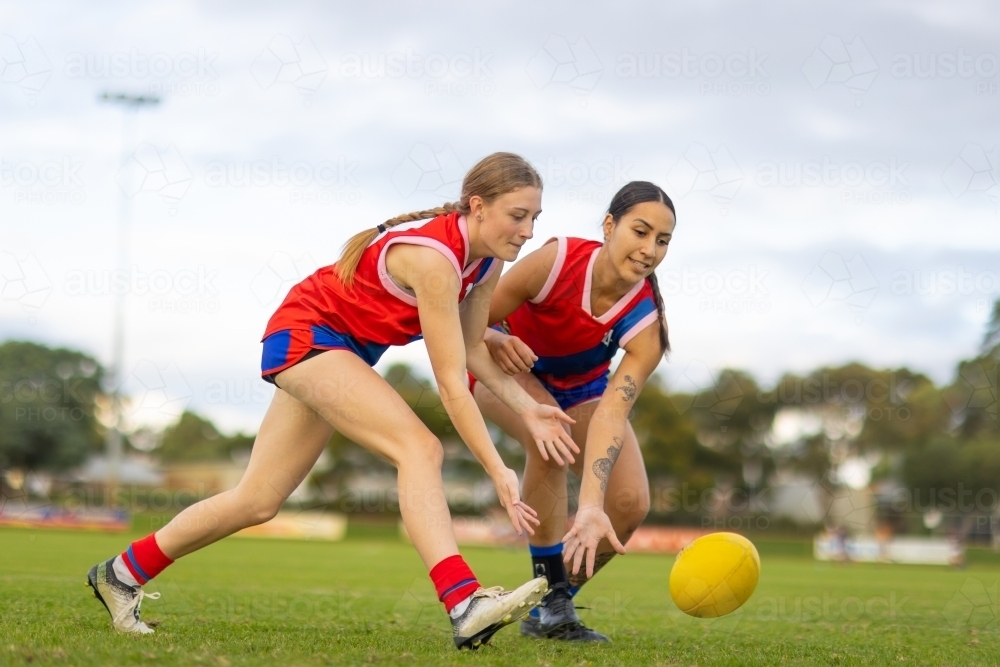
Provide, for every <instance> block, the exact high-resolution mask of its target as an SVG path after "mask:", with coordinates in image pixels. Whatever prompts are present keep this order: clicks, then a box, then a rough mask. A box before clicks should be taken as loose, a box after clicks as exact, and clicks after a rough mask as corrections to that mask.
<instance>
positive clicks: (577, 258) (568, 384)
mask: <svg viewBox="0 0 1000 667" xmlns="http://www.w3.org/2000/svg"><path fill="white" fill-rule="evenodd" d="M549 242H550V243H551V242H552V241H551V240H550V241H549ZM555 242H556V243H557V244H558V245H557V249H556V261H555V263H554V264H553V265H552V271H551V272H550V273H549V276H548V279H547V280H546V281H545V284H544V285H543V286H542V290H541V291H540V292H539V293H538V296H536V297H535V298H534V299H531V300H529V301H526V302H525V303H523V304H521V305H520V306H519V307H518V308H517V310H515V311H514V312H513V313H511V314H510V316H509V317H508V318H507V320H506V321H507V326H508V328H509V330H510V333H511V334H512V335H514V336H517V337H518V338H520V339H521V340H522V341H524V342H525V344H527V345H528V347H530V348H531V349H532V351H533V352H534V353H535V354H536V355H538V361H536V362H535V365H534V367H533V368H532V372H533V373H534V374H535V375H537V376H538V377H539V379H541V380H542V381H543V382H545V383H546V384H548V385H550V386H552V387H555V388H557V389H571V388H573V387H579V386H580V385H583V384H586V383H587V382H591V381H592V380H594V379H596V378H599V377H600V376H602V375H603V374H604V373H606V372H607V370H608V367H609V366H610V365H611V359H612V357H614V356H615V352H617V351H618V348H619V347H624V346H625V344H626V343H628V342H629V341H630V340H632V338H633V337H635V335H636V334H637V333H639V332H640V331H642V330H643V329H645V328H646V327H647V326H650V325H651V324H654V323H656V322H657V321H658V319H659V318H658V314H657V310H656V301H655V299H654V296H653V286H652V285H651V284H650V282H649V280H648V279H646V280H643V281H642V282H640V283H637V284H636V285H635V287H633V288H632V289H631V290H630V291H629V292H628V294H626V295H625V296H623V297H622V298H621V299H619V300H618V303H616V304H615V305H613V306H612V307H611V309H610V310H608V312H606V313H604V314H603V315H601V316H600V317H594V315H593V314H592V313H591V311H590V291H591V282H592V280H593V274H594V262H595V261H596V260H597V253H598V252H600V250H601V246H602V244H601V243H600V242H598V241H591V240H588V239H579V238H572V237H569V238H567V237H559V238H557V239H555Z"/></svg>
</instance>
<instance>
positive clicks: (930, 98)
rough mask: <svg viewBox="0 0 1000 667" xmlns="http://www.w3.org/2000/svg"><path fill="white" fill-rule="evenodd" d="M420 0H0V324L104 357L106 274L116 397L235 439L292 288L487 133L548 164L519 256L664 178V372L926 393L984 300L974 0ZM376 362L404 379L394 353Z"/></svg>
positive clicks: (980, 92)
mask: <svg viewBox="0 0 1000 667" xmlns="http://www.w3.org/2000/svg"><path fill="white" fill-rule="evenodd" d="M423 4H424V7H423V8H422V9H419V10H418V9H416V8H414V7H412V6H410V5H408V4H405V3H388V2H370V3H361V4H360V5H359V4H358V3H319V2H316V3H305V2H287V3H282V5H281V6H280V7H278V6H265V5H264V3H214V4H213V5H212V6H211V7H208V6H202V5H199V4H196V3H184V2H172V3H169V4H163V3H153V2H133V3H113V4H108V3H106V4H104V5H103V6H102V7H101V8H98V9H94V8H87V9H83V8H81V7H79V6H78V5H77V4H75V3H69V2H67V3H63V4H62V5H61V6H59V5H58V4H53V3H49V4H47V5H46V6H45V7H44V8H43V7H41V6H39V5H38V4H37V3H28V2H23V1H22V2H7V3H4V4H2V5H0V33H3V36H2V38H0V58H2V62H0V65H2V67H3V76H2V82H0V113H2V115H0V118H2V122H0V160H2V165H0V287H2V291H0V340H5V339H29V340H37V341H42V342H45V343H47V344H53V345H65V346H70V347H74V348H79V349H83V350H85V351H87V352H89V353H91V354H93V355H95V356H96V357H97V358H99V359H100V360H101V361H102V362H104V363H109V362H110V360H111V355H112V331H113V316H114V304H115V298H116V297H115V293H116V290H121V289H124V290H125V291H126V303H127V316H126V317H127V326H126V354H125V359H126V360H125V364H124V373H125V375H126V376H127V381H126V387H127V388H128V390H129V392H130V393H131V394H132V395H133V396H134V398H135V406H136V408H135V409H136V412H135V413H134V415H133V417H134V419H136V420H139V421H143V420H148V421H154V422H160V423H163V422H164V421H167V420H169V419H170V418H171V417H173V416H176V415H177V414H178V413H179V411H180V410H182V409H183V408H184V407H188V408H194V409H197V410H199V411H202V412H204V413H206V414H208V415H209V416H210V417H211V418H212V419H214V420H216V421H217V423H219V424H220V425H221V426H222V427H223V428H225V429H227V430H232V429H237V428H242V429H247V430H255V429H256V427H257V425H258V423H259V420H260V417H261V416H262V415H263V412H264V410H265V409H266V406H267V403H268V401H269V399H270V395H271V389H270V386H269V385H266V384H265V383H263V382H262V381H261V380H259V361H260V343H259V341H260V338H261V334H262V333H263V330H264V326H265V324H266V321H267V319H268V317H269V316H270V315H271V313H272V312H273V310H274V309H275V307H276V306H277V305H278V303H280V301H281V299H282V297H283V296H284V294H285V293H286V292H287V290H288V288H289V287H290V286H291V285H293V284H294V283H295V282H297V281H298V280H300V279H301V278H303V277H304V276H306V275H308V273H309V272H311V271H313V270H314V269H315V268H317V267H319V266H323V265H326V264H330V263H332V262H333V261H335V259H336V257H337V254H338V252H339V248H340V246H341V244H342V243H343V241H344V240H345V239H346V238H347V237H348V236H349V235H350V234H352V233H354V232H356V231H358V230H360V229H362V228H365V227H370V226H373V225H374V224H376V223H378V222H380V221H382V220H384V219H386V218H388V217H391V216H393V215H396V214H398V213H402V212H405V211H410V210H416V209H419V208H423V207H426V206H430V205H436V204H438V203H440V202H442V201H446V200H451V199H453V198H454V197H455V196H456V195H457V193H458V190H459V182H460V180H461V177H462V174H463V173H464V170H465V169H467V168H469V167H470V166H471V165H472V164H474V163H475V162H476V161H477V160H478V159H479V158H481V157H483V156H484V155H486V154H488V153H490V152H492V151H495V150H508V151H515V152H518V153H521V154H523V155H524V156H526V157H528V158H529V159H530V160H531V161H532V162H533V163H534V164H535V165H536V166H537V167H538V169H539V171H540V172H541V174H542V176H543V179H544V180H545V194H544V200H543V207H544V212H543V214H542V216H541V218H540V219H539V223H538V225H537V227H536V230H535V238H534V239H533V240H532V241H531V243H530V246H529V248H534V247H537V246H538V245H539V244H541V243H542V242H543V241H544V240H545V239H546V238H548V237H550V236H553V235H577V236H589V237H596V234H597V224H598V221H599V220H600V218H601V216H602V213H603V210H604V208H605V207H606V206H607V203H608V201H609V200H610V198H611V196H612V194H613V193H614V191H615V190H616V189H617V188H618V187H620V186H621V185H623V184H624V183H625V182H627V181H629V180H633V179H644V180H652V181H655V182H657V183H659V184H661V185H662V186H663V187H664V188H665V189H666V190H667V192H668V193H670V194H671V196H672V197H673V198H674V201H675V203H676V205H677V211H678V228H677V232H676V235H675V240H674V242H673V243H672V244H671V248H670V252H669V254H668V256H667V259H666V260H665V262H664V263H663V265H662V266H661V267H660V269H659V271H658V273H659V276H660V283H661V286H662V289H663V292H664V297H665V301H666V306H667V311H668V316H669V321H670V328H671V337H672V341H673V344H674V347H675V350H676V352H675V354H674V355H673V357H672V359H671V361H670V363H668V364H666V363H665V364H664V366H663V372H664V374H665V376H666V377H667V378H669V379H670V381H671V382H673V383H674V384H675V386H689V385H691V384H697V383H699V382H702V381H703V380H704V378H706V377H710V376H711V374H712V373H716V372H718V370H719V369H721V368H724V367H727V366H729V367H739V368H744V369H747V370H749V371H751V372H753V373H754V374H756V375H757V376H758V377H759V378H761V380H763V381H764V382H769V381H773V380H774V379H775V378H777V377H778V376H779V375H780V374H781V373H782V372H785V371H789V370H793V371H806V370H809V369H812V368H816V367H818V366H820V365H824V364H840V363H843V362H847V361H850V360H860V361H863V362H866V363H869V364H874V365H877V366H883V367H896V366H900V365H906V366H909V367H911V368H914V369H916V370H920V371H923V372H926V373H928V374H929V375H931V376H932V377H933V378H934V379H935V380H936V381H938V382H945V381H948V380H949V379H950V377H951V375H952V372H953V369H954V365H955V363H956V361H957V360H959V359H961V358H963V357H967V356H969V355H971V354H973V353H974V352H975V350H976V348H977V345H978V343H979V340H980V338H981V336H982V332H983V327H984V323H985V321H986V320H987V317H988V313H989V306H990V304H991V303H992V302H993V300H994V299H996V298H997V297H998V295H1000V261H998V259H1000V216H998V199H1000V152H998V150H997V146H998V144H1000V123H998V121H997V119H998V118H1000V73H998V69H1000V46H998V42H997V40H996V36H997V35H998V34H1000V9H998V8H997V7H996V6H995V5H991V4H990V3H987V2H982V3H953V2H871V1H867V2H854V3H827V7H826V8H822V7H817V6H815V4H816V3H798V2H785V3H781V2H775V3H768V4H763V3H748V2H740V3H735V2H711V3H698V5H697V6H691V5H683V4H680V3H677V4H676V5H674V4H673V3H660V2H652V1H650V2H618V3H586V2H573V3H570V2H563V3H545V4H539V3H512V2H507V3H492V4H483V3H458V2H455V3H437V4H436V5H435V6H433V8H431V7H430V6H429V5H430V3H423ZM105 92H107V93H111V94H118V93H128V94H132V95H136V94H142V95H147V96H157V97H159V98H161V102H160V103H159V104H158V105H156V106H149V107H146V108H142V109H141V110H139V111H138V112H137V113H135V114H128V113H126V112H125V111H123V108H122V107H121V106H118V105H115V104H113V103H108V102H105V101H102V100H101V99H100V95H101V94H102V93H105ZM130 116H131V117H134V122H133V123H132V124H131V125H129V123H128V122H127V120H126V118H128V117H130ZM123 210H124V211H128V212H129V214H130V220H131V223H130V227H129V230H130V231H129V235H128V238H129V251H128V258H127V261H128V267H129V268H128V269H127V271H125V272H124V273H121V274H117V275H116V274H115V271H116V270H117V267H118V262H119V259H118V248H119V245H118V244H119V240H120V238H121V236H120V234H119V220H120V217H121V215H122V211H123ZM398 360H405V361H408V362H410V363H413V364H415V365H417V366H418V367H420V368H422V369H424V370H426V369H427V363H426V355H425V352H424V350H423V348H422V347H421V345H420V344H414V345H411V346H409V347H407V348H397V349H393V350H390V352H388V353H387V354H386V355H385V357H384V358H383V361H382V362H381V364H380V368H382V367H384V366H385V365H387V364H389V363H392V362H394V361H398Z"/></svg>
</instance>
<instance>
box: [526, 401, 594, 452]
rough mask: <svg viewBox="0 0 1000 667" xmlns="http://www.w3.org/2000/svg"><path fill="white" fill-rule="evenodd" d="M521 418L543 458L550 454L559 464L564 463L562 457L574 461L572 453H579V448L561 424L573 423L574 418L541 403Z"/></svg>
mask: <svg viewBox="0 0 1000 667" xmlns="http://www.w3.org/2000/svg"><path fill="white" fill-rule="evenodd" d="M521 419H523V420H524V425H525V426H527V427H528V431H529V432H530V433H531V437H532V438H533V439H534V440H535V445H536V446H537V447H538V451H539V452H541V454H542V458H543V459H545V460H546V461H548V460H549V456H552V458H553V459H555V461H556V463H558V464H559V465H566V462H565V461H564V460H563V459H566V460H567V461H569V462H570V463H574V462H575V461H576V459H575V458H573V454H574V453H576V454H579V453H580V448H579V447H577V445H576V443H575V442H573V438H571V437H570V436H569V433H567V432H566V429H565V428H564V427H563V424H575V423H576V420H574V419H573V418H572V417H570V416H569V415H567V414H566V413H565V412H563V411H562V410H560V409H559V408H556V407H553V406H551V405H544V404H542V403H539V404H537V405H536V406H535V407H534V408H531V409H530V410H528V411H527V412H524V413H523V414H522V415H521Z"/></svg>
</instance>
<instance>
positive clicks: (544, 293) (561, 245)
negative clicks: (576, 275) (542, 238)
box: [528, 236, 569, 304]
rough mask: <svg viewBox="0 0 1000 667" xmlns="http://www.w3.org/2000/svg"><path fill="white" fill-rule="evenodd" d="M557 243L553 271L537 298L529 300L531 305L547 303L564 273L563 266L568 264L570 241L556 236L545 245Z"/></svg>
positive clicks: (550, 272)
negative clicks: (557, 281)
mask: <svg viewBox="0 0 1000 667" xmlns="http://www.w3.org/2000/svg"><path fill="white" fill-rule="evenodd" d="M553 241H555V242H556V260H555V261H554V262H553V263H552V269H551V270H550V271H549V277H548V278H546V279H545V284H544V285H542V289H541V290H540V291H539V292H538V294H537V295H535V298H533V299H528V300H529V301H530V302H531V303H534V304H539V303H542V302H543V301H545V299H546V298H547V297H548V296H549V294H550V293H551V292H552V288H553V287H554V286H555V284H556V280H558V279H559V274H560V273H562V270H563V265H564V264H565V263H566V248H567V245H568V241H569V240H568V239H567V238H566V237H565V236H556V237H554V238H551V239H549V240H548V241H546V242H545V245H548V244H549V243H552V242H553Z"/></svg>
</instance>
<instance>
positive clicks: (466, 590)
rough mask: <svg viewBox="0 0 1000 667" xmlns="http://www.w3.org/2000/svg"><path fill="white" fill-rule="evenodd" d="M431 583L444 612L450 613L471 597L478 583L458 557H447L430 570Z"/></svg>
mask: <svg viewBox="0 0 1000 667" xmlns="http://www.w3.org/2000/svg"><path fill="white" fill-rule="evenodd" d="M431 581H433V582H434V588H436V589H437V594H438V600H441V602H443V603H444V608H445V611H449V612H450V611H451V610H452V609H453V608H454V607H455V605H457V604H458V603H459V602H461V601H462V600H464V599H465V598H467V597H469V596H470V595H472V593H473V592H475V590H476V589H477V588H479V582H478V581H476V575H474V574H472V570H470V569H469V566H468V565H467V564H466V562H465V559H464V558H462V557H461V556H460V555H458V554H455V555H454V556H448V557H447V558H445V559H444V560H443V561H441V562H440V563H438V564H437V565H435V566H434V567H433V568H431Z"/></svg>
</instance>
